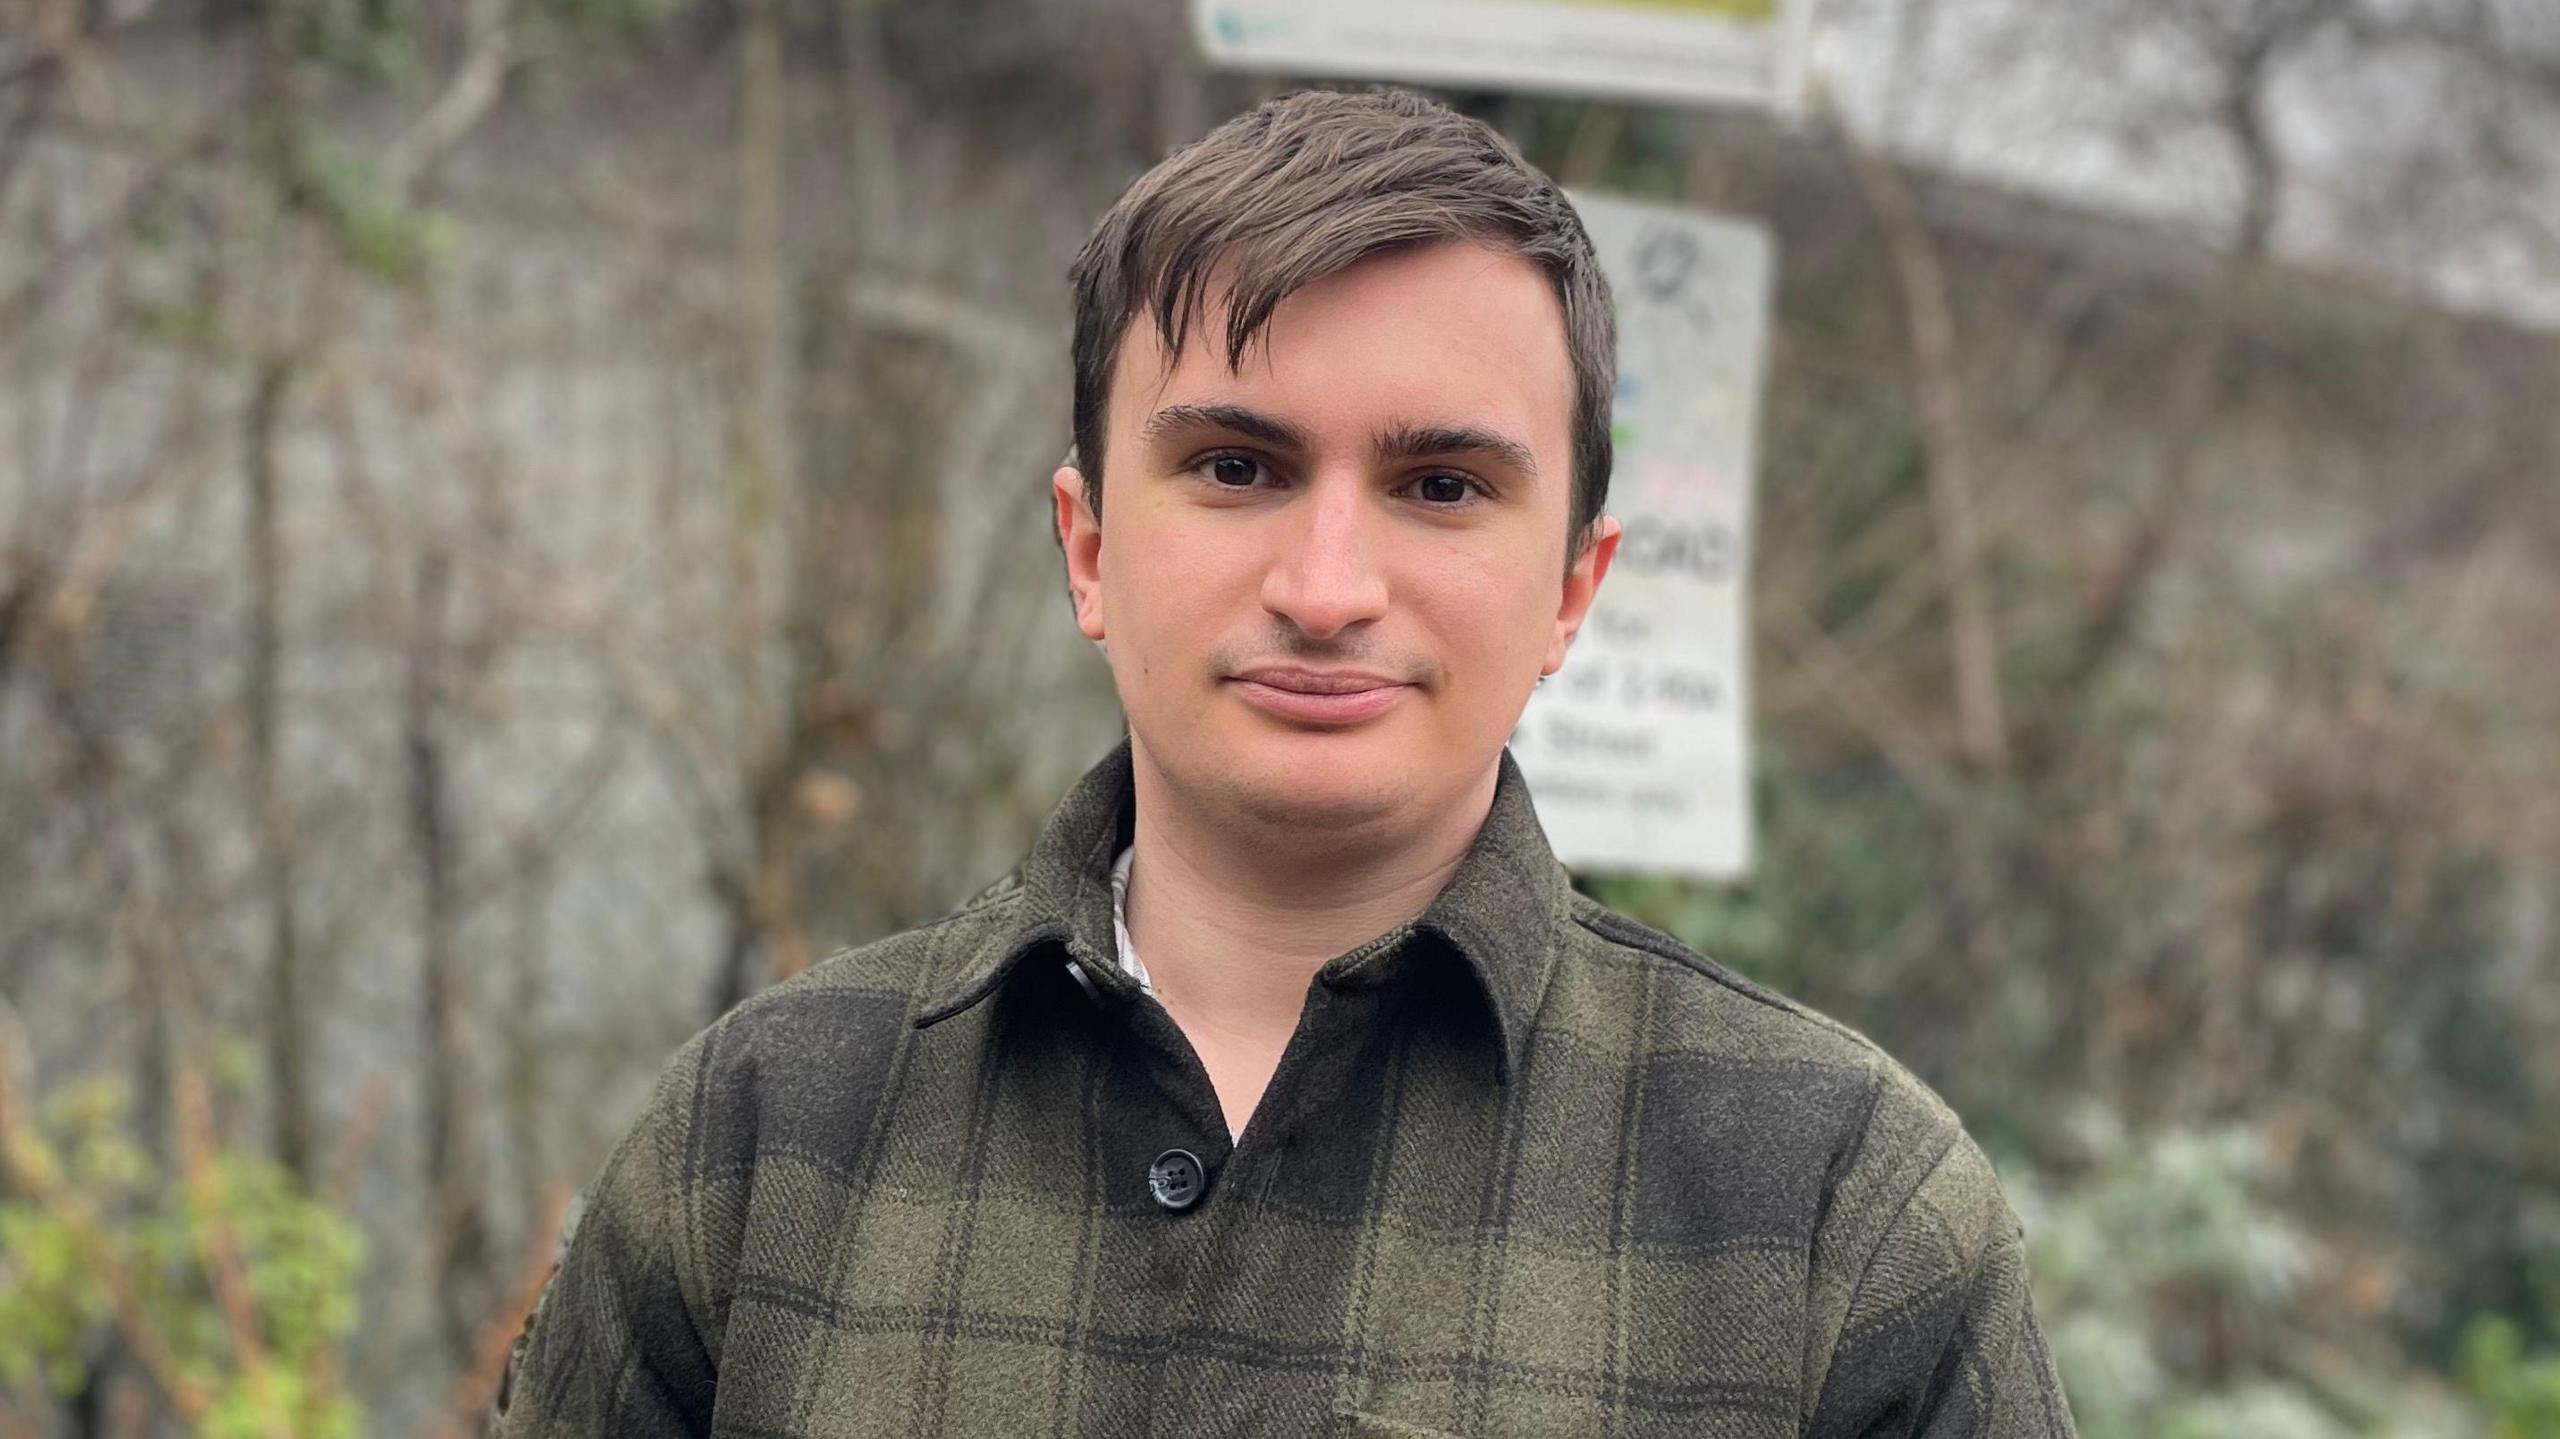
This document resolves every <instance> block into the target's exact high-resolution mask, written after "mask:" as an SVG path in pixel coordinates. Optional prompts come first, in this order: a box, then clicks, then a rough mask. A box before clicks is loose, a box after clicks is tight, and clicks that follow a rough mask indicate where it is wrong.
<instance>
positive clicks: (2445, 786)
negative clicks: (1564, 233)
mask: <svg viewBox="0 0 2560 1439" xmlns="http://www.w3.org/2000/svg"><path fill="white" fill-rule="evenodd" d="M1811 55H1812V67H1811V68H1812V74H1813V83H1812V86H1811V91H1812V100H1811V103H1810V104H1808V105H1807V106H1806V107H1805V109H1804V110H1803V112H1802V113H1800V114H1798V115H1795V116H1792V117H1789V118H1784V119H1780V118H1772V117H1770V116H1768V115H1765V114H1755V113H1748V112H1744V111H1740V110H1702V109H1675V108H1670V107H1666V106H1654V105H1625V104H1615V103H1606V102H1597V101H1586V100H1578V99H1569V98H1534V97H1523V96H1519V95H1511V94H1496V93H1492V92H1468V91H1444V92H1441V93H1442V94H1443V95H1444V97H1445V98H1447V99H1448V100H1449V101H1450V102H1451V103H1453V104H1456V105H1458V106H1459V107H1461V108H1463V109H1466V110H1468V111H1469V112H1471V113H1475V114H1478V115H1481V116H1483V117H1484V118H1486V119H1488V120H1489V121H1491V122H1493V123H1494V124H1496V125H1498V126H1499V127H1500V128H1501V129H1502V130H1503V131H1504V132H1505V133H1507V134H1508V135H1510V136H1511V137H1512V138H1513V139H1514V140H1516V141H1517V142H1518V143H1519V144H1520V146H1521V147H1522V148H1523V149H1524V151H1525V152H1526V153H1527V154H1528V155H1529V157H1530V158H1531V159H1532V160H1534V161H1535V162H1537V163H1538V164H1540V165H1541V166H1543V167H1545V168H1546V169H1547V170H1548V171H1549V172H1550V173H1552V174H1554V175H1555V176H1556V177H1557V178H1559V179H1560V180H1562V181H1564V182H1565V183H1566V184H1568V185H1573V186H1578V187H1585V188H1589V189H1594V190H1607V191H1611V192H1615V193H1620V194H1626V195H1632V196H1639V197H1649V198H1653V199H1658V200H1666V201H1676V202H1679V203H1683V204H1687V205H1692V206H1699V207H1704V208H1707V209H1711V210H1714V211H1718V212H1721V213H1725V214H1729V215H1734V216H1740V217H1745V218H1748V219H1751V220H1753V221H1755V222H1757V223H1759V224H1762V225H1764V226H1766V227H1768V229H1769V230H1770V231H1771V233H1772V234H1773V236H1774V238H1775V246H1776V255H1777V276H1778V278H1777V291H1776V297H1775V311H1774V316H1773V322H1772V337H1771V343H1770V348H1769V353H1768V358H1767V363H1768V369H1767V380H1766V390H1765V395H1764V399H1763V403H1762V416H1761V430H1760V434H1761V443H1760V458H1759V476H1758V481H1759V491H1758V500H1757V510H1758V514H1757V519H1756V522H1755V532H1754V533H1753V535H1752V536H1751V549H1752V555H1751V606H1752V649H1753V664H1754V673H1753V677H1752V684H1751V697H1752V704H1753V711H1754V712H1753V733H1754V744H1755V746H1756V763H1757V771H1758V772H1757V776H1756V780H1755V784H1756V788H1757V805H1758V809H1757V814H1758V820H1757V823H1758V827H1759V855H1758V862H1757V866H1756V869H1755V871H1754V873H1753V874H1752V876H1751V877H1749V878H1747V879H1745V880H1743V881H1740V882H1733V883H1717V884H1707V883H1693V882H1686V881H1674V880H1667V879H1659V878H1653V879H1644V878H1635V877H1627V876H1612V875H1601V874H1593V875H1581V876H1577V880H1578V882H1579V883H1581V884H1582V885H1583V886H1584V887H1585V888H1587V889H1589V890H1590V891H1592V892H1594V893H1596V894H1597V895H1599V896H1600V897H1602V898H1603V899H1605V900H1607V901H1608V902H1610V903H1612V904H1615V905H1618V906H1619V907H1621V908H1623V909H1625V910H1627V911H1628V912H1630V913H1632V914H1634V915H1636V916H1637V917H1639V918H1641V919H1644V920H1646V921H1648V922H1650V923H1653V924H1656V925H1658V926H1661V927H1663V928H1665V929H1668V930H1671V931H1673V932H1675V933H1676V934H1678V935H1679V936H1681V937H1682V938H1683V939H1685V940H1687V941H1688V942H1689V943H1691V944H1692V945H1695V946H1696V947H1698V948H1699V949H1701V950H1702V951H1704V952H1705V953H1707V954H1710V955H1712V956H1715V957H1717V958H1719V959H1721V960H1722V961H1723V962H1725V963H1726V964H1728V965H1731V966H1733V967H1735V968H1737V969H1740V970H1742V971H1744V972H1746V973H1748V974H1750V975H1752V976H1754V977H1756V978H1759V979H1761V980H1764V981H1766V982H1768V983H1770V984H1773V985H1775V986H1777V987H1779V988H1780V989H1782V990H1784V991H1786V992H1788V993H1789V994H1792V995H1794V996H1796V997H1797V998H1799V999H1802V1000H1804V1001H1806V1002H1808V1003H1810V1004H1812V1005H1814V1006H1816V1007H1817V1008H1820V1009H1822V1010H1825V1011H1827V1012H1829V1013H1831V1014H1833V1015H1835V1016H1837V1017H1839V1018H1841V1019H1843V1020H1845V1021H1847V1022H1848V1023H1850V1024H1852V1025H1854V1026H1856V1027H1857V1028H1859V1029H1861V1030H1863V1031H1865V1032H1866V1033H1868V1034H1869V1035H1871V1036H1873V1037H1874V1038H1875V1039H1877V1040H1878V1041H1879V1042H1880V1043H1882V1044H1883V1045H1884V1046H1885V1047H1886V1048H1887V1049H1888V1050H1889V1051H1891V1052H1892V1053H1893V1054H1895V1055H1897V1056H1899V1057H1900V1058H1902V1059H1903V1060H1905V1061H1906V1062H1907V1063H1909V1064H1910V1065H1911V1066H1912V1067H1913V1068H1914V1069H1915V1070H1917V1071H1918V1072H1919V1074H1920V1075H1921V1076H1922V1077H1923V1078H1924V1079H1926V1080H1928V1081H1929V1082H1930V1083H1931V1084H1933V1085H1935V1086H1936V1087H1937V1088H1938V1089H1939V1090H1940V1091H1941V1092H1942V1093H1944V1094H1945V1095H1946V1096H1947V1098H1948V1099H1949V1100H1950V1101H1951V1102H1952V1103H1954V1104H1955V1105H1956V1106H1957V1108H1958V1109H1959V1110H1960V1111H1961V1112H1962V1113H1963V1114H1964V1115H1965V1117H1966V1119H1967V1121H1968V1124H1969V1125H1970V1127H1971V1128H1972V1129H1973V1131H1974V1133H1975V1134H1976V1135H1978V1136H1979V1137H1980V1138H1981V1139H1982V1140H1983V1142H1984V1144H1985V1145H1986V1147H1987V1148H1989V1149H1990V1150H1991V1151H1992V1152H1993V1153H1994V1154H1995V1156H1997V1158H1998V1159H1999V1161H2000V1162H2001V1164H2002V1166H2003V1169H2004V1172H2005V1173H2006V1175H2007V1179H2008V1183H2009V1184H2010V1186H2011V1191H2012V1194H2013V1196H2014V1197H2015V1199H2016V1201H2017V1204H2018V1207H2019V1209H2020V1212H2021V1215H2022V1217H2023V1219H2024V1221H2025V1224H2026V1226H2027V1230H2028V1234H2029V1238H2030V1241H2031V1245H2032V1249H2031V1263H2032V1265H2033V1270H2034V1279H2035V1284H2036V1291H2037V1298H2038V1304H2039V1309H2040V1312H2041V1314H2042V1316H2043V1318H2044V1321H2045V1323H2046V1325H2047V1327H2048V1329H2049V1331H2050V1333H2051V1336H2052V1339H2053V1342H2054V1347H2055V1349H2056V1351H2057V1353H2058V1355H2059V1359H2060V1362H2061V1364H2062V1366H2063V1369H2064V1372H2065V1376H2066V1380H2067V1382H2068V1385H2069V1387H2070V1391H2071V1396H2072V1400H2073V1403H2074V1405H2075V1407H2076V1409H2077V1410H2078V1413H2079V1416H2080V1420H2081V1425H2082V1429H2083V1432H2084V1433H2086V1434H2088V1435H2090V1436H2092V1439H2118V1436H2152V1435H2170V1436H2190V1439H2202V1436H2276V1439H2288V1436H2305V1439H2327V1436H2345V1435H2402V1434H2409V1435H2439V1434H2440V1435H2480V1436H2488V1435H2497V1436H2526V1435H2553V1434H2560V460H2555V456H2560V403H2555V402H2560V4H2554V3H2552V0H2074V3H2070V4H2062V5H2057V4H2051V3H2042V4H2039V3H2033V0H1825V3H1823V4H1822V5H1821V7H1820V8H1819V9H1818V11H1817V12H1816V14H1815V19H1814V29H1813V34H1812V41H1811ZM1288 88H1293V82H1292V81H1291V80H1290V79H1288V78H1287V77H1280V76H1270V77H1262V76H1241V75H1235V74H1225V73H1219V72H1215V71H1213V70H1211V69H1210V68H1209V67H1208V66H1207V65H1206V64H1205V63H1204V62H1203V61H1202V60H1201V59H1200V57H1199V54H1198V51H1197V49H1196V46H1195V42H1194V40H1193V36H1192V31H1191V22H1190V17H1189V14H1188V11H1187V9H1186V7H1185V6H1184V5H1183V4H1182V3H1181V0H0V999H5V1003H0V1159H5V1163H0V1436H18V1435H41V1436H55V1435H105V1434H116V1435H126V1434H134V1435H139V1434H153V1433H203V1434H220V1435H231V1434H240V1435H251V1434H256V1435H285V1434H291V1435H354V1434H359V1433H362V1434H382V1435H426V1434H465V1433H472V1432H476V1430H477V1428H478V1424H479V1415H480V1413H481V1411H482V1409H483V1408H484V1407H485V1406H486V1404H487V1402H488V1399H489V1396H490V1394H491V1392H492V1390H493V1389H494V1386H495V1384H496V1381H497V1377H498V1373H499V1370H500V1366H501V1364H502V1362H503V1359H504V1355H505V1350H506V1347H507V1344H508V1342H509V1341H510V1340H512V1339H513V1337H514V1335H515V1333H516V1331H517V1328H518V1326H519V1324H520V1323H521V1321H522V1318H523V1315H524V1313H525V1311H526V1308H527V1307H528V1306H529V1305H530V1304H531V1303H532V1301H533V1299H534V1297H535V1295H536V1294H537V1293H538V1292H539V1286H540V1283H541V1281H542V1278H543V1274H544V1272H545V1266H546V1265H547V1264H548V1262H549V1260H550V1258H551V1255H552V1249H553V1242H554V1237H555V1236H556V1234H557V1233H558V1232H559V1229H560V1226H561V1224H562V1221H563V1214H564V1210H565V1208H566V1206H567V1205H568V1204H569V1201H570V1196H571V1195H572V1194H573V1193H574V1191H575V1190H576V1188H577V1187H578V1186H580V1185H582V1184H583V1183H585V1182H586V1181H587V1180H588V1179H589V1178H590V1177H591V1176H592V1174H593V1172H594V1170H595V1169H596V1167H597V1166H598V1165H599V1164H600V1163H601V1161H602V1159H603V1156H604V1154H605V1152H606V1149H607V1148H608V1147H609V1146H610V1144H611V1143H612V1142H613V1141H614V1140H615V1139H616V1138H618V1137H619V1135H620V1134H621V1132H622V1131H623V1130H624V1128H625V1127H626V1126H627V1125H628V1124H629V1122H630V1121H631V1119H632V1118H633V1116H634V1115H635V1114H636V1113H637V1110H638V1106H639V1104H640V1102H641V1100H642V1098H643V1096H644V1095H645V1093H646V1090H647V1086H648V1084H649V1082H650V1080H651V1079H652V1077H653V1076H654V1075H655V1073H656V1072H657V1070H658V1068H659V1066H660V1065H661V1064H662V1063H663V1062H664V1061H665V1059H666V1057H667V1056H668V1054H669V1053H670V1052H671V1051H672V1050H673V1049H674V1048H675V1047H676V1045H678V1044H679V1043H680V1042H681V1041H682V1040H683V1039H684V1038H685V1037H686V1036H688V1035H690V1034H691V1033H693V1032H694V1031H696V1030H698V1029H699V1028H701V1027H702V1026H703V1025H705V1024H707V1023H708V1022H709V1021H710V1020H711V1019H712V1018H713V1017H714V1016H715V1015H717V1014H718V1013H720V1012H721V1011H722V1010H723V1009H725V1008H726V1007H727V1006H729V1005H730V1004H732V1003H734V1002H735V1001H736V1000H738V999H739V998H740V997H742V996H744V995H746V994H749V993H751V992H753V991H755V990H757V989H759V988H761V987H763V986H765V985H767V984H770V983H772V982H773V981H774V980H776V979H777V978H779V977H782V976H785V975H788V974H790V973H792V972H795V971H797V970H798V969H800V968H803V967H805V966H806V965H808V964H809V963H811V962H813V960H815V959H816V958H819V957H822V956H823V955H824V954H826V953H828V952H830V951H832V950H834V949H836V948H839V947H841V946H844V945H847V944H851V943H856V942H859V941H862V940H865V939H868V938H871V937H874V936H877V935H880V934H883V933H886V932H889V931H891V930H893V929H897V928H900V927H904V926H907V925H911V924H914V923H917V922H919V921H922V920H925V919H928V918H930V917H932V916H935V915H937V914H939V913H942V912H944V911H946V910H947V909H949V908H951V907H952V906H953V905H955V904H957V903H958V902H960V901H961V900H963V899H964V898H966V897H967V896H968V895H969V894H971V893H972V892H974V891H975V890H976V889H977V888H979V887H980V886H982V885H983V884H984V883H986V882H987V881H988V880H990V879H992V878H993V877H995V876H996V875H998V874H1000V873H1001V872H1002V871H1003V870H1004V869H1005V868H1006V867H1007V866H1008V865H1009V864H1010V863H1011V862H1012V861H1013V859H1014V858H1015V857H1016V856H1017V855H1018V853H1019V851H1020V849H1021V848H1022V847H1023V845H1024V844H1025V843H1026V842H1027V840H1028V839H1029V837H1030V835H1031V833H1032V831H1033V830H1034V828H1035V827H1036V826H1037V824H1038V823H1039V821H1040V820H1041V818H1042V817H1043V816H1044V815H1045V814H1046V813H1047V811H1048V810H1049V808H1050V807H1051V805H1053V804H1054V803H1055V801H1056V800H1057V798H1058V797H1059V795H1060V794H1061V793H1062V792H1063V790H1064V789H1065V787H1066V786H1067V785H1068V784H1069V783H1070V782H1071V781H1072V779H1073V778H1074V777H1075V776H1076V775H1077V774H1078V773H1080V772H1081V771H1082V769H1083V768H1084V767H1085V766H1086V765H1087V764H1088V763H1090V762H1091V761H1092V760H1093V759H1094V758H1096V757H1097V756H1099V755H1100V754H1101V753H1102V752H1103V751H1104V750H1105V749H1106V748H1107V747H1108V746H1109V745H1111V744H1112V743H1113V742H1115V741H1116V739H1117V738H1118V735H1119V721H1118V712H1117V710H1116V708H1115V705H1114V702H1113V697H1112V693H1111V688H1110V681H1109V676H1108V674H1107V672H1106V671H1105V669H1104V668H1103V666H1102V664H1101V663H1100V661H1099V660H1098V659H1097V658H1096V657H1095V656H1094V655H1093V653H1092V650H1091V647H1090V646H1088V645H1086V644H1084V643H1082V642H1081V640H1080V639H1079V638H1078V637H1077V636H1076V634H1075V631H1074V629H1073V627H1072V625H1071V624H1070V623H1069V619H1068V612H1067V607H1066V603H1065V598H1064V584H1063V576H1062V571H1061V569H1060V567H1059V561H1058V557H1057V552H1056V548H1055V543H1054V540H1053V539H1052V538H1051V536H1050V534H1049V532H1048V530H1047V528H1046V526H1047V523H1048V516H1047V504H1046V501H1047V484H1046V479H1047V475H1048V472H1049V470H1050V468H1051V467H1052V466H1053V465H1054V464H1055V463H1056V462H1057V459H1058V457H1059V455H1060V454H1061V453H1062V452H1063V450H1064V447H1065V444H1066V439H1067V389H1068V373H1067V366H1066V340H1067V318H1068V316H1067V297H1066V293H1065V285H1064V272H1065V267H1066V264H1067V261H1068V259H1069V257H1070V256H1071V255H1072V253H1073V251H1074V249H1075V247H1076V245H1077V244H1078V243H1079V242H1080V241H1081V239H1082V238H1083V236H1084V234H1085V233H1086V231H1087V230H1088V228H1089V227H1090V226H1091V224H1092V223H1093V221H1094V220H1095V218H1096V217H1097V216H1098V215H1099V213H1100V212H1101V210H1102V209H1103V208H1104V207H1105V206H1107V205H1108V204H1109V202H1110V201H1111V200H1112V199H1113V198H1114V197H1116V196H1117V194H1118V193H1119V191H1120V190H1121V188H1122V187H1123V186H1124V185H1126V184H1127V182H1128V181H1129V180H1130V179H1132V178H1133V177H1134V176H1135V175H1136V174H1138V173H1139V172H1140V171H1142V170H1143V169H1144V168H1146V167H1147V166H1148V165H1150V164H1151V163H1153V162H1154V161H1155V160H1156V159H1157V158H1159V157H1160V156H1161V155H1162V154H1163V153H1164V152H1165V151H1166V150H1167V149H1169V148H1170V147H1172V146H1174V145H1177V144H1180V143H1182V142H1184V141H1187V140H1189V139H1192V138H1195V137H1197V136H1198V135H1200V134H1201V133H1203V132H1204V131H1205V130H1207V129H1208V128H1209V127H1210V126H1212V125H1214V124H1215V123H1217V122H1218V121H1219V120H1221V119H1223V118H1225V117H1227V116H1229V115H1231V114H1233V113H1235V112H1237V111H1238V110H1240V109H1242V108H1244V107H1246V106H1248V105H1250V104H1252V103H1253V102H1254V101H1256V100H1258V99H1260V98H1264V97H1267V96H1269V95H1272V94H1276V93H1280V92H1282V91H1283V90H1285V89H1288Z"/></svg>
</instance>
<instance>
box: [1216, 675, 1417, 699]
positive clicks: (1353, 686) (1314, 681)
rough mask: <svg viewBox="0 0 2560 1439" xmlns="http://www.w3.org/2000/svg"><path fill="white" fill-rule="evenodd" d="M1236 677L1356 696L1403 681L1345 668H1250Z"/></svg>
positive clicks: (1316, 692)
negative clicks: (1331, 669)
mask: <svg viewBox="0 0 2560 1439" xmlns="http://www.w3.org/2000/svg"><path fill="white" fill-rule="evenodd" d="M1236 678H1238V679H1241V680H1245V681H1248V682H1250V683H1253V684H1258V685H1268V686H1270V687H1271V688H1273V689H1276V690H1289V691H1291V692H1293V693H1296V694H1302V695H1353V694H1359V693H1362V692H1363V691H1366V690H1382V689H1393V688H1396V687H1397V686H1399V685H1401V684H1403V683H1404V681H1402V680H1391V679H1388V678H1387V677H1386V676H1384V675H1373V674H1362V673H1359V672H1357V671H1344V670H1333V671H1322V670H1269V669H1266V670H1247V671H1245V672H1244V673H1243V674H1241V675H1238V676H1236Z"/></svg>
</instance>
